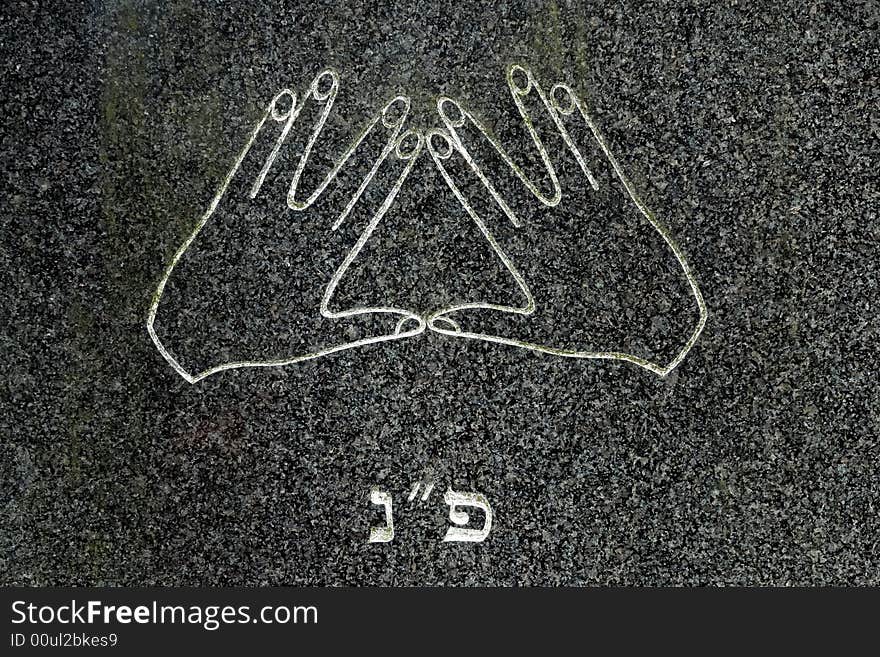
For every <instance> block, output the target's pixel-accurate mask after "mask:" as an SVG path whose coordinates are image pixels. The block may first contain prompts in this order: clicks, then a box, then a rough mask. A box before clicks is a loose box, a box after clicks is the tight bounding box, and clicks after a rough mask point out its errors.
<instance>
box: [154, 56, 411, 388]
mask: <svg viewBox="0 0 880 657" xmlns="http://www.w3.org/2000/svg"><path fill="white" fill-rule="evenodd" d="M328 84H329V88H328V87H327V85H328ZM338 89H339V75H338V74H337V73H336V71H334V70H332V69H326V70H324V71H322V72H321V73H319V74H318V75H317V76H316V77H315V79H314V80H313V81H312V83H311V85H310V86H309V89H308V92H307V93H306V94H305V95H304V96H303V98H302V102H300V103H297V95H296V93H294V92H293V91H291V90H290V89H283V90H281V91H280V92H279V93H278V94H276V95H275V96H274V97H273V98H272V100H271V102H270V103H269V105H268V107H267V108H266V110H265V112H264V113H263V116H262V117H261V118H260V120H259V121H258V122H257V124H256V126H255V127H254V129H253V131H252V132H251V134H250V137H249V139H248V141H247V143H246V144H245V147H244V149H243V150H242V151H241V153H240V154H239V156H238V158H237V159H236V161H235V163H234V164H233V166H232V168H231V169H230V171H229V173H228V174H227V175H226V177H225V179H224V180H223V182H222V183H221V184H220V187H219V189H218V190H217V193H216V194H215V195H214V198H213V200H212V201H211V204H210V205H209V207H208V209H207V211H206V212H205V213H204V214H203V215H202V218H201V219H200V220H199V222H198V224H197V225H196V227H195V228H194V229H193V231H192V233H190V235H189V236H188V237H187V238H186V239H185V240H184V242H183V244H181V246H180V247H179V248H178V249H177V251H176V252H175V254H174V257H173V258H172V259H171V262H170V263H169V265H168V266H167V268H166V269H165V272H164V274H163V276H162V278H161V280H160V281H159V284H158V286H157V288H156V292H155V293H154V295H153V299H152V302H151V304H150V309H149V312H148V315H147V331H148V333H149V335H150V338H151V339H152V341H153V343H154V344H155V345H156V348H157V349H158V351H159V353H160V354H161V355H162V356H163V357H164V358H165V360H166V361H168V363H169V364H170V365H171V366H172V367H173V368H174V370H175V371H176V372H177V373H178V374H180V376H182V377H183V378H184V379H185V380H186V381H187V382H189V383H196V382H198V381H201V380H202V379H204V378H206V377H208V376H210V375H212V374H216V373H218V372H222V371H225V370H230V369H238V368H245V367H280V366H284V365H290V364H293V363H298V362H302V361H305V360H311V359H315V358H319V357H321V356H325V355H328V354H331V353H335V352H338V351H343V350H346V349H352V348H355V347H359V346H362V345H367V344H372V343H376V342H386V341H390V340H400V339H403V338H407V337H411V336H415V335H418V334H420V333H422V332H424V330H425V328H426V323H425V320H424V319H423V318H422V317H421V316H419V315H418V314H416V313H414V312H412V311H410V310H406V309H402V308H396V307H393V306H375V307H354V308H348V309H344V310H337V311H334V310H331V309H330V302H331V300H332V298H333V295H334V293H335V291H336V288H337V287H338V285H339V282H340V280H341V279H342V278H343V276H344V275H345V273H346V271H347V270H348V268H349V267H350V266H351V264H352V263H353V262H354V260H355V259H356V258H357V256H358V254H359V253H360V251H361V250H362V249H363V247H364V245H365V244H366V243H367V241H368V240H369V238H370V236H371V235H372V233H373V231H374V230H375V228H376V226H378V224H379V223H380V222H381V220H382V218H383V217H384V215H385V214H386V213H387V211H388V209H389V208H390V207H391V205H392V203H393V202H394V199H395V197H396V196H397V194H398V193H399V192H400V189H401V188H402V186H403V184H404V181H405V180H406V178H407V177H408V176H409V174H410V172H411V171H412V168H413V166H414V165H415V163H416V161H417V160H418V157H419V155H420V154H421V151H422V148H423V144H424V140H423V138H422V136H421V135H420V134H419V133H417V132H414V131H411V130H408V131H406V132H404V133H403V134H402V135H401V134H400V133H401V131H402V128H403V125H404V124H405V122H406V119H407V117H408V114H409V110H410V100H409V98H407V97H405V96H396V97H394V98H393V99H392V100H391V101H389V102H388V103H386V105H385V106H384V107H383V109H382V111H381V112H380V113H379V114H378V115H377V116H375V117H374V118H373V119H372V121H371V122H370V123H369V125H368V126H367V127H366V128H365V129H364V130H363V131H362V132H361V134H360V135H359V136H358V137H357V138H356V139H355V140H354V141H353V142H352V143H351V145H350V146H349V147H348V149H347V150H346V151H345V153H344V154H343V155H342V157H341V158H340V159H339V161H338V162H337V163H336V165H335V166H334V167H333V168H332V169H331V171H330V172H329V173H328V174H327V177H326V178H325V179H324V181H323V182H322V183H321V184H320V185H319V186H318V188H317V189H316V190H315V191H314V192H313V193H312V194H311V195H310V196H309V197H308V198H307V199H306V200H305V201H297V199H296V192H297V188H298V186H299V181H300V178H301V176H302V173H303V170H304V169H305V165H306V163H307V161H308V158H309V155H310V154H311V151H312V148H313V146H314V144H315V142H316V141H317V139H318V137H319V135H320V134H321V131H322V130H323V128H324V124H325V122H326V120H327V117H328V115H329V113H330V110H331V109H332V106H333V102H334V100H335V98H336V95H337V92H338ZM282 98H286V99H288V100H289V102H290V108H289V110H287V111H281V110H280V109H279V101H280V100H281V99H282ZM309 99H313V100H314V101H316V102H318V103H323V104H324V107H323V110H322V111H321V114H320V116H319V118H318V120H317V121H316V123H315V126H314V128H313V129H312V132H311V135H310V137H309V140H308V142H307V145H306V148H305V150H304V151H303V153H302V155H301V156H300V159H299V164H298V165H297V168H296V171H295V172H294V176H293V180H292V182H291V186H290V190H289V192H288V195H287V206H288V208H289V209H291V210H293V211H297V212H301V211H303V210H306V209H308V208H309V207H310V206H311V205H312V204H313V203H314V202H315V201H316V200H317V199H318V198H319V197H320V196H321V194H322V193H323V192H324V191H325V190H326V188H327V186H328V185H329V184H330V183H331V182H332V181H333V180H334V179H335V178H336V176H337V174H338V173H339V171H340V170H341V169H342V168H343V166H345V164H346V163H347V162H348V160H349V159H350V158H351V156H352V155H353V153H354V152H355V151H356V150H357V148H358V146H359V145H360V144H361V143H362V142H363V140H364V139H365V138H366V137H367V135H369V134H370V132H371V131H372V130H373V129H374V128H375V127H376V126H377V125H378V123H379V121H382V124H383V125H384V126H385V127H386V128H388V129H390V130H392V131H393V132H392V134H391V135H390V137H389V139H388V141H387V143H386V144H385V147H384V148H383V150H382V153H381V155H380V156H379V158H378V159H377V160H376V162H375V163H374V165H373V167H372V168H371V169H370V171H369V172H368V173H367V174H366V175H365V177H364V179H363V181H362V182H361V185H360V186H359V187H358V189H357V191H356V192H355V194H354V195H353V196H352V198H351V199H350V200H349V202H348V203H347V204H346V206H345V208H344V209H343V210H342V212H341V213H340V215H339V217H338V218H337V219H336V221H335V222H334V223H333V225H332V226H331V230H334V231H335V230H336V229H338V228H339V226H340V225H341V224H342V222H343V221H344V220H345V218H346V217H347V216H348V214H349V213H350V212H351V210H352V208H353V207H354V206H355V204H356V203H357V201H358V199H359V198H360V197H361V195H362V194H363V192H364V191H365V190H366V188H367V187H368V186H369V184H370V182H371V181H372V179H373V177H374V176H375V175H376V172H377V171H378V169H379V167H380V166H381V165H382V163H383V162H384V161H385V160H386V159H387V158H388V157H389V156H390V155H391V153H392V152H393V153H394V154H395V156H396V157H397V158H398V159H400V160H403V161H405V162H406V165H405V166H404V169H403V171H402V173H401V174H400V175H399V176H398V178H397V180H396V181H395V184H394V185H393V187H392V189H391V190H390V191H389V193H388V194H387V196H386V197H385V200H384V202H383V203H382V205H381V206H380V207H379V209H378V210H377V211H376V212H375V214H374V215H373V217H372V218H371V219H370V221H369V222H368V224H367V225H366V227H365V228H364V229H363V230H362V231H361V234H360V236H359V237H358V240H357V242H356V243H355V245H354V246H353V247H352V249H351V250H350V251H349V252H348V254H347V255H346V257H345V259H344V260H343V262H342V263H341V264H340V266H339V267H338V268H337V269H336V271H335V272H334V274H333V276H332V277H331V279H330V281H329V282H328V284H327V287H326V289H325V292H324V295H323V297H322V299H321V304H320V308H319V311H320V314H321V315H322V316H324V317H326V318H329V319H342V318H345V317H353V316H356V315H365V314H377V313H378V314H395V315H400V316H401V319H400V320H399V321H398V322H397V324H396V326H395V329H394V332H393V333H391V334H386V335H379V336H372V337H368V338H361V339H359V340H354V341H352V342H348V343H343V344H339V345H333V346H331V347H326V348H323V349H319V350H317V351H314V352H310V353H306V354H298V355H295V356H291V357H288V358H279V359H269V360H241V361H231V362H226V363H222V364H219V365H215V366H213V367H210V368H208V369H206V370H203V371H201V372H198V373H195V374H192V373H190V372H188V371H187V370H186V369H185V368H184V367H183V366H182V365H181V364H180V362H179V361H178V360H177V359H176V358H175V357H174V356H172V355H171V354H170V353H169V352H168V350H167V349H166V347H165V345H164V344H163V343H162V340H161V339H160V338H159V336H158V335H157V334H156V330H155V326H154V325H155V321H156V315H157V312H158V308H159V303H160V302H161V299H162V295H163V293H164V291H165V285H166V284H167V282H168V279H169V278H170V277H171V273H172V272H173V271H174V267H175V266H176V265H177V263H178V261H179V260H180V259H181V257H183V254H184V253H186V251H187V249H188V248H189V247H190V245H191V244H192V243H193V242H194V241H195V239H196V236H197V235H198V234H199V232H201V230H202V228H204V226H205V225H206V224H207V222H208V220H209V219H210V218H211V216H212V215H213V214H214V212H215V210H216V209H217V208H218V206H219V205H220V202H221V200H222V199H223V197H224V195H225V193H226V190H227V188H228V187H229V184H230V182H231V181H232V179H233V178H234V176H235V174H236V173H237V172H238V170H239V168H240V167H241V164H242V162H243V161H244V159H245V157H246V156H247V154H248V152H249V151H250V149H251V147H252V146H253V144H254V141H255V140H256V139H257V136H258V135H259V134H260V132H261V130H262V129H263V127H264V125H265V124H266V122H267V121H268V120H270V119H271V120H273V121H276V122H278V123H282V122H283V123H284V126H283V129H282V132H281V134H280V136H279V137H278V138H277V140H276V143H275V146H274V148H273V149H272V151H271V152H270V153H269V156H268V158H267V159H266V162H265V163H264V165H263V167H262V169H261V170H260V173H259V175H258V176H257V179H256V180H255V181H254V184H253V186H252V187H251V190H250V192H249V194H248V196H249V198H251V199H253V198H255V197H256V195H257V194H258V193H259V191H260V188H261V187H262V184H263V182H264V180H265V178H266V175H267V174H268V172H269V170H270V168H271V167H272V164H273V162H274V161H275V158H276V157H277V155H278V153H279V151H280V149H281V147H282V146H283V145H284V142H285V140H286V139H287V137H288V135H289V133H290V130H291V128H292V127H293V125H294V123H295V122H296V120H297V118H298V117H299V115H300V113H301V112H302V110H303V108H304V107H305V104H306V102H307V101H309ZM400 104H402V105H403V106H404V108H403V110H402V112H401V115H400V116H399V117H398V118H397V119H394V118H393V115H392V107H393V106H395V105H400ZM410 320H412V321H415V323H416V326H415V328H412V329H409V330H405V331H404V330H403V327H404V325H405V324H406V323H407V322H408V321H410Z"/></svg>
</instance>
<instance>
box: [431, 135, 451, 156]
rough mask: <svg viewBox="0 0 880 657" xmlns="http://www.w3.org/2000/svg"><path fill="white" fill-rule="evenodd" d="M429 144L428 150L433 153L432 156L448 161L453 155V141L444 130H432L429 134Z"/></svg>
mask: <svg viewBox="0 0 880 657" xmlns="http://www.w3.org/2000/svg"><path fill="white" fill-rule="evenodd" d="M427 142H428V150H430V151H431V155H434V156H435V157H438V158H440V159H441V160H447V159H449V156H450V155H452V140H451V139H450V138H449V135H448V134H446V132H444V131H443V130H436V129H434V130H431V131H430V132H429V133H428V139H427Z"/></svg>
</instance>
